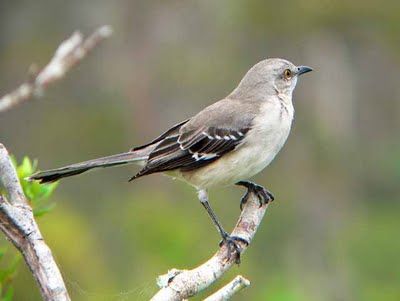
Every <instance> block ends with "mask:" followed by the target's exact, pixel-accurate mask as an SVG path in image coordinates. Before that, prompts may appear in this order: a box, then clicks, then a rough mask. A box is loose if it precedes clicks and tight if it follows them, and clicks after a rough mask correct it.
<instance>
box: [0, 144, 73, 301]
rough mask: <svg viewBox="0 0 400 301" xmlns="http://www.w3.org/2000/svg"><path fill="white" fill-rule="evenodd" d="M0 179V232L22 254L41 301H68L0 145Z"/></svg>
mask: <svg viewBox="0 0 400 301" xmlns="http://www.w3.org/2000/svg"><path fill="white" fill-rule="evenodd" d="M0 180H1V182H2V183H3V185H4V187H5V188H6V191H7V193H8V198H6V197H5V196H1V195H0V229H1V231H3V232H4V234H5V235H6V237H7V239H9V240H10V241H11V242H12V243H13V244H14V245H15V247H16V248H17V249H18V250H19V251H20V252H21V253H22V255H23V257H24V259H25V261H26V263H27V265H28V266H29V269H30V270H31V272H32V274H33V276H34V278H35V279H36V281H37V283H38V284H39V287H40V292H41V294H42V297H43V300H46V301H68V300H70V298H69V296H68V292H67V289H66V287H65V284H64V281H63V279H62V277H61V273H60V271H59V269H58V267H57V264H56V263H55V261H54V258H53V256H52V254H51V250H50V248H49V247H48V246H47V245H46V243H45V241H44V239H43V237H42V234H41V233H40V230H39V227H38V225H37V224H36V222H35V219H34V217H33V213H32V208H31V207H30V206H29V204H28V202H27V200H26V198H25V195H24V193H23V191H22V187H21V184H20V182H19V179H18V177H17V172H16V170H15V168H14V166H13V165H12V163H11V160H10V157H9V156H8V152H7V150H6V148H5V147H4V146H3V145H2V144H0Z"/></svg>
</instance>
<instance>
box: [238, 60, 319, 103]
mask: <svg viewBox="0 0 400 301" xmlns="http://www.w3.org/2000/svg"><path fill="white" fill-rule="evenodd" d="M310 71H312V68H310V67H307V66H296V65H294V64H293V63H291V62H289V61H287V60H284V59H279V58H273V59H266V60H263V61H261V62H259V63H257V64H256V65H254V66H253V67H252V68H251V69H250V70H249V71H248V72H247V73H246V75H245V76H244V77H243V79H242V80H241V82H240V83H239V85H238V87H237V88H236V89H235V90H234V91H233V92H232V94H231V96H232V97H236V98H251V99H257V100H263V99H267V98H268V97H270V96H273V95H277V94H278V95H281V96H286V97H289V98H290V99H291V97H292V93H293V90H294V88H295V87H296V83H297V79H298V77H299V76H300V75H301V74H304V73H307V72H310Z"/></svg>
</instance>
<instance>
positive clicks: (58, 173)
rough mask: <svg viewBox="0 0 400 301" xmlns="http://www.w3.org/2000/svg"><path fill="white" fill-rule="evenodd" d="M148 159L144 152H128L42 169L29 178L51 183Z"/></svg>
mask: <svg viewBox="0 0 400 301" xmlns="http://www.w3.org/2000/svg"><path fill="white" fill-rule="evenodd" d="M146 159H147V156H146V155H144V154H143V152H135V151H133V152H127V153H122V154H117V155H112V156H108V157H103V158H98V159H94V160H90V161H85V162H81V163H76V164H72V165H68V166H65V167H61V168H56V169H51V170H46V171H41V172H38V173H35V174H33V175H32V176H30V177H29V178H28V180H31V181H32V180H34V181H39V182H40V183H49V182H54V181H57V180H59V179H61V178H65V177H70V176H74V175H79V174H81V173H84V172H85V171H88V170H90V169H93V168H98V167H111V166H117V165H123V164H127V163H132V162H137V161H143V160H146Z"/></svg>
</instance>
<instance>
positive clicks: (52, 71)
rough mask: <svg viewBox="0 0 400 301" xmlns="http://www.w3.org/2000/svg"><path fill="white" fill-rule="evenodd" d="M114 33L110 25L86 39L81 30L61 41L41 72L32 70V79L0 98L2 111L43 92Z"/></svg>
mask: <svg viewBox="0 0 400 301" xmlns="http://www.w3.org/2000/svg"><path fill="white" fill-rule="evenodd" d="M111 34H112V29H111V27H110V26H102V27H100V28H98V29H97V30H96V31H95V32H94V33H93V34H92V35H90V36H89V37H88V38H86V39H84V38H83V35H82V34H81V33H80V32H75V33H74V34H72V36H71V37H70V38H68V39H67V40H65V41H64V42H62V43H61V45H60V46H59V47H58V48H57V50H56V52H55V54H54V56H53V58H52V59H51V60H50V62H49V63H48V64H47V66H45V67H44V68H43V69H42V70H41V71H40V72H34V71H32V70H31V72H30V73H31V74H29V77H30V79H29V80H28V81H26V82H25V83H23V84H22V85H20V86H19V87H18V88H17V89H15V90H14V91H13V92H11V93H9V94H7V95H5V96H3V97H2V98H1V99H0V113H1V112H3V111H6V110H8V109H11V108H12V107H14V106H16V105H18V104H21V103H23V102H26V101H28V100H29V99H32V98H33V97H38V96H41V95H42V94H43V92H44V91H45V90H46V88H47V87H48V86H49V85H50V84H52V83H54V82H56V81H57V80H60V79H61V78H63V77H64V75H65V74H66V73H67V72H68V71H69V70H70V69H71V68H72V67H74V66H75V65H76V64H78V63H79V62H80V61H81V60H82V59H83V58H85V57H86V55H87V54H88V53H90V52H91V51H92V50H93V49H94V48H95V47H96V46H97V45H98V44H99V43H100V42H102V41H103V40H104V39H106V38H108V37H109V36H110V35H111Z"/></svg>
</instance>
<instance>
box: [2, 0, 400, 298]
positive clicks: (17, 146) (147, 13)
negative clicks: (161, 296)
mask: <svg viewBox="0 0 400 301" xmlns="http://www.w3.org/2000/svg"><path fill="white" fill-rule="evenodd" d="M0 20H1V21H0V25H1V26H0V70H1V72H0V82H1V85H0V92H1V94H5V93H7V92H9V91H10V90H12V89H13V88H15V87H16V86H17V85H18V84H19V83H20V82H21V81H22V80H23V79H24V78H26V73H27V69H28V67H29V65H31V63H33V62H35V63H37V64H39V65H40V66H43V65H44V64H45V63H47V61H48V60H49V59H50V57H51V55H52V54H53V52H54V50H55V48H56V47H57V46H58V44H59V43H60V42H61V41H62V40H63V39H65V38H66V37H68V36H69V35H70V34H71V33H72V32H73V31H75V30H77V29H79V30H82V31H83V32H84V33H90V32H92V30H94V29H95V28H96V27H97V26H99V25H103V24H110V25H111V26H112V27H113V28H114V35H113V36H112V38H111V39H109V40H107V41H106V42H105V43H104V44H103V45H101V46H100V47H99V48H98V49H96V51H95V52H94V54H93V55H91V56H90V57H89V58H88V59H86V60H85V61H84V62H83V63H82V64H80V65H79V67H78V68H76V69H74V70H73V71H72V72H71V73H69V74H68V76H67V78H66V79H65V80H63V81H62V82H59V83H58V84H57V85H55V86H53V87H51V89H49V90H48V91H47V93H46V95H45V96H44V98H43V99H42V100H39V101H32V102H29V103H27V104H24V105H22V106H19V107H17V108H14V109H13V110H11V111H8V112H7V113H3V114H2V115H0V141H1V142H2V143H4V144H5V145H6V146H7V147H8V149H9V150H10V151H11V152H12V153H13V154H15V155H16V156H17V158H19V159H21V158H22V156H23V155H29V156H30V157H32V158H38V159H39V167H40V168H41V169H47V168H53V167H59V166H61V165H65V164H67V163H72V162H76V161H81V160H86V159H91V158H93V157H96V156H103V155H108V154H112V153H116V152H121V151H124V150H127V149H129V148H130V147H132V146H135V145H137V144H141V143H144V142H146V141H148V140H149V139H151V138H153V137H154V136H156V135H158V134H159V133H160V132H161V131H162V130H163V129H165V128H166V127H167V126H169V125H172V124H174V123H175V122H177V121H180V120H183V119H185V118H187V117H189V116H191V115H193V114H194V113H196V112H197V111H198V110H199V109H201V108H203V107H204V106H206V105H208V104H210V103H212V102H214V101H216V100H218V99H221V98H223V97H224V96H225V95H227V94H228V93H229V92H230V91H231V90H232V89H233V88H234V87H235V85H236V84H237V83H238V81H239V80H240V79H241V77H242V76H243V75H244V73H245V72H246V71H247V70H248V69H249V68H250V67H251V66H252V65H253V64H255V63H256V62H258V61H259V60H261V59H264V58H266V57H283V58H287V59H289V60H291V61H293V62H294V63H296V64H304V65H309V66H312V67H313V68H314V70H315V72H313V73H310V74H307V76H304V77H303V78H301V80H300V81H299V83H298V86H297V89H296V91H295V100H294V105H295V108H296V118H295V122H294V125H293V130H292V133H291V135H290V137H289V140H288V142H287V144H286V145H285V147H284V149H283V150H282V152H281V153H280V155H279V156H278V157H277V159H276V160H275V161H274V162H273V164H272V165H271V166H270V167H269V168H268V169H267V170H266V171H264V172H263V173H262V174H260V175H259V176H258V177H257V178H256V181H257V182H258V183H260V184H262V185H265V186H266V187H268V188H269V189H270V190H271V191H273V192H274V194H275V196H276V199H277V200H276V202H274V203H273V205H272V206H271V207H270V209H269V212H268V214H267V216H266V218H265V220H264V222H263V224H262V226H261V228H260V230H259V232H258V233H257V235H256V238H255V240H254V243H253V244H252V246H251V248H250V249H249V251H248V252H247V253H246V254H245V255H244V258H243V260H242V261H243V262H242V264H241V266H240V267H235V268H233V269H232V270H231V271H230V272H229V273H228V274H227V275H226V277H225V278H224V280H222V281H219V282H218V284H217V285H215V286H213V287H212V288H211V289H210V290H209V291H208V293H210V292H211V291H213V290H215V289H216V288H217V287H219V286H221V285H222V284H223V283H224V282H226V281H228V280H230V279H231V278H233V277H234V276H235V275H236V274H239V273H240V274H243V275H244V276H246V277H248V278H249V279H250V280H251V282H252V284H251V287H250V288H248V289H246V290H244V291H242V292H241V293H240V294H239V295H237V296H236V297H235V298H234V300H273V301H297V300H300V301H301V300H307V301H314V300H315V301H317V300H318V301H319V300H327V301H330V300H374V301H375V300H383V301H386V300H388V301H397V300H400V261H399V255H400V240H399V237H400V236H399V230H400V214H399V210H400V203H399V196H400V188H399V181H400V156H399V154H400V140H399V131H400V118H399V115H400V101H399V100H400V85H399V70H400V69H399V68H400V54H399V53H400V2H399V1H398V0H397V1H394V0H387V1H372V0H353V1H333V0H322V1H316V0H311V1H289V0H287V1H280V2H277V1H228V0H222V1H211V0H205V1H105V0H103V1H77V0H70V1H50V0H47V1H1V2H0ZM136 171H137V168H136V167H135V166H128V167H122V168H115V169H108V170H101V171H98V172H93V173H91V174H85V175H82V176H80V177H74V178H70V179H66V180H64V181H63V182H62V183H61V185H59V188H58V189H57V190H56V192H55V194H54V195H53V196H52V200H53V201H55V202H56V203H57V207H56V208H55V209H54V210H53V211H52V212H51V213H49V214H47V215H45V216H44V217H41V218H40V219H39V223H40V226H41V229H42V232H43V234H44V236H45V238H46V239H47V242H48V244H49V245H50V246H51V247H52V250H53V252H54V255H55V257H56V259H57V261H58V262H59V265H60V267H61V270H62V272H63V276H64V278H65V280H66V283H67V285H68V288H69V292H70V294H71V297H72V299H73V300H77V301H78V300H85V301H86V300H147V299H149V298H150V297H151V296H152V294H153V293H155V291H156V290H157V287H156V284H155V278H156V276H157V275H159V274H162V273H164V272H166V271H167V269H169V268H172V267H177V268H185V267H187V268H189V267H193V266H195V265H197V264H199V263H200V262H202V261H204V260H205V259H206V258H208V257H209V256H210V255H211V254H212V253H213V252H214V251H215V249H216V247H217V243H218V241H219V237H218V235H217V232H216V231H215V229H214V228H213V226H212V224H211V222H210V220H209V218H208V217H207V215H206V213H205V212H204V210H203V209H202V207H201V205H200V204H199V202H198V201H197V197H196V195H195V192H194V191H193V189H192V188H190V187H188V186H185V185H184V184H182V183H180V182H174V181H171V180H170V179H168V178H166V177H163V176H161V175H151V176H149V177H146V178H143V179H140V180H138V181H136V182H133V183H128V182H127V179H128V178H129V177H130V176H131V175H133V174H134V173H135V172H136ZM242 193H243V190H241V189H240V188H225V189H220V190H215V191H211V195H210V196H211V202H212V205H213V206H214V208H215V210H216V212H217V213H218V215H219V216H220V217H221V219H222V221H223V224H224V225H225V226H226V228H227V229H231V228H232V226H233V225H234V223H235V222H236V218H237V216H238V214H239V200H240V197H241V195H242ZM3 244H6V242H3ZM15 290H16V292H15V300H24V301H25V300H39V299H40V297H39V293H38V289H37V287H36V284H35V283H34V281H33V279H32V277H31V275H30V273H29V271H28V270H27V268H26V267H25V265H21V267H20V268H19V274H18V276H17V278H16V280H15ZM203 296H204V295H203ZM195 300H200V297H197V299H196V298H195Z"/></svg>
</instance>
